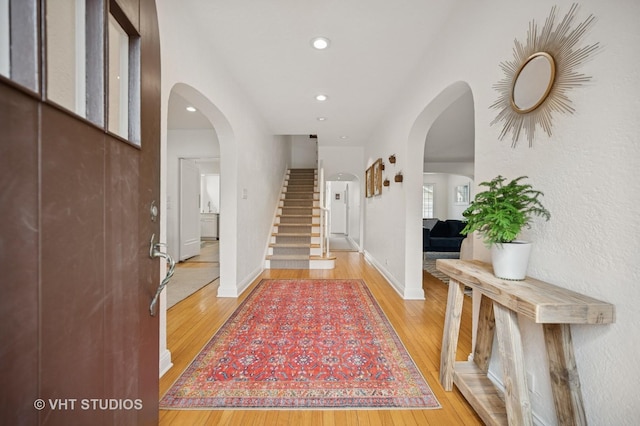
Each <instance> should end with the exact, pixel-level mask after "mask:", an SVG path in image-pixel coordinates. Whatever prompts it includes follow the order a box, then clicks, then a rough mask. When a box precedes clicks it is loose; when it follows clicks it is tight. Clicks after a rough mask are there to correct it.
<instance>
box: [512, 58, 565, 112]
mask: <svg viewBox="0 0 640 426" xmlns="http://www.w3.org/2000/svg"><path fill="white" fill-rule="evenodd" d="M555 74H556V66H555V62H554V60H553V57H552V56H551V55H549V54H548V53H545V52H539V53H536V54H533V55H531V56H530V57H529V59H527V60H526V61H525V63H524V64H522V66H521V67H520V70H519V71H518V73H517V74H516V77H515V79H514V83H513V91H512V96H511V105H512V106H513V109H515V110H516V111H518V112H521V113H525V112H529V111H533V110H534V109H536V108H537V107H538V106H539V105H540V104H541V103H542V102H544V100H545V99H546V98H547V95H548V94H549V91H550V90H551V87H553V81H554V79H555Z"/></svg>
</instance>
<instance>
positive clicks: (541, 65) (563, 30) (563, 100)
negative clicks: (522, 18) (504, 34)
mask: <svg viewBox="0 0 640 426" xmlns="http://www.w3.org/2000/svg"><path fill="white" fill-rule="evenodd" d="M577 10H578V5H577V4H575V3H574V4H573V5H572V6H571V9H570V10H569V12H568V13H567V14H566V15H565V17H564V18H563V19H562V21H561V22H560V23H559V25H558V26H555V21H556V7H555V6H554V7H553V8H552V9H551V13H550V14H549V16H548V17H547V20H546V21H545V23H544V26H543V27H542V31H541V32H539V33H538V26H537V25H536V22H535V20H532V21H531V22H530V23H529V30H528V31H527V40H526V43H524V44H523V43H521V42H519V41H518V40H517V39H516V40H515V47H514V48H513V56H514V57H513V59H512V60H510V61H505V62H502V63H500V68H501V69H502V70H503V72H504V78H502V79H501V80H500V81H499V82H498V83H496V84H495V85H494V86H493V88H494V89H495V90H496V91H498V93H499V96H498V100H497V101H496V102H494V103H493V104H492V105H491V106H490V108H491V109H498V110H499V111H500V112H499V113H498V115H497V116H496V118H495V119H494V120H493V121H492V122H491V125H494V124H496V123H500V122H503V126H504V127H503V128H502V132H501V133H500V136H499V138H500V140H502V139H504V137H505V136H506V135H507V134H508V133H510V132H511V134H512V143H511V146H512V147H514V148H515V146H516V145H517V143H518V139H519V138H520V136H521V134H522V130H524V132H525V133H526V137H527V140H528V141H529V147H531V146H533V138H534V133H535V130H536V126H540V127H542V129H543V130H544V131H545V133H547V135H549V136H551V123H552V118H553V117H552V116H553V113H555V112H568V113H573V112H574V111H575V109H574V108H573V106H572V102H571V100H570V99H569V97H568V95H567V93H568V92H569V91H571V90H573V89H575V88H576V87H579V86H582V85H583V84H584V83H585V82H587V81H589V80H591V77H590V76H587V75H585V74H581V73H579V72H577V71H576V70H577V69H578V68H580V67H581V66H582V65H583V64H584V62H585V61H586V60H587V59H588V58H589V57H590V56H591V55H592V54H593V53H594V52H595V51H596V50H597V49H598V48H599V44H598V43H594V44H590V45H586V46H583V47H578V44H579V43H580V41H581V39H582V38H583V37H584V35H585V33H586V32H587V31H588V30H589V29H590V28H591V26H592V25H593V24H594V23H595V17H594V16H593V15H589V16H588V17H587V19H585V20H584V21H583V22H581V23H580V24H578V25H577V26H576V27H575V28H573V29H572V24H573V21H574V20H575V17H576V13H577Z"/></svg>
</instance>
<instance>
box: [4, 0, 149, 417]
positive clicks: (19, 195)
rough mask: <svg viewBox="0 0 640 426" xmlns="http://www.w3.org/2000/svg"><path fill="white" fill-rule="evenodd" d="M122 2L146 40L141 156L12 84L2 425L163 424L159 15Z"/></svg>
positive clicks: (7, 108) (8, 94)
mask: <svg viewBox="0 0 640 426" xmlns="http://www.w3.org/2000/svg"><path fill="white" fill-rule="evenodd" d="M107 3H109V4H111V3H110V2H107ZM117 3H118V4H119V5H121V6H122V10H123V11H124V13H126V12H127V11H135V12H136V13H135V14H134V16H131V17H128V18H129V19H130V20H131V21H132V22H133V23H134V26H135V27H136V28H137V29H139V32H140V92H141V96H140V129H141V130H140V140H141V144H140V147H137V146H135V145H133V144H130V143H128V142H126V141H124V140H122V139H120V138H118V137H115V136H113V135H111V134H109V133H108V132H106V131H105V130H104V129H101V128H99V127H96V126H95V125H93V124H90V123H88V122H87V121H85V120H83V119H80V118H78V117H76V116H74V115H73V114H71V113H69V112H67V111H64V110H62V109H60V108H58V107H56V106H55V105H52V104H49V103H47V102H43V101H42V99H43V98H44V97H42V96H40V95H39V94H33V93H30V92H29V91H28V90H24V89H22V88H20V87H18V86H17V85H16V84H14V83H13V82H10V81H8V80H6V79H4V78H0V184H2V187H1V188H0V191H2V193H1V195H0V214H1V215H2V217H3V220H2V221H0V261H1V266H2V270H3V280H2V284H0V291H1V292H2V296H1V297H0V321H1V323H2V326H1V327H0V338H1V340H0V341H1V342H2V345H1V347H0V374H2V377H3V384H4V388H5V389H6V391H5V392H0V413H1V414H0V418H1V419H2V421H1V423H3V424H15V425H20V424H25V425H26V424H29V425H33V424H43V425H45V424H47V425H49V424H51V425H58V424H60V425H66V424H136V425H151V424H157V421H158V374H159V369H158V357H159V354H158V351H159V344H158V335H159V323H158V317H157V316H155V317H153V316H151V315H150V314H149V304H150V302H151V300H152V298H153V296H154V293H155V291H156V289H157V287H158V285H159V284H160V276H159V262H160V261H159V260H158V259H157V258H155V259H152V258H150V257H149V239H150V238H151V235H153V234H155V235H159V231H160V230H159V221H158V220H155V221H153V220H152V218H151V217H150V214H149V209H150V206H151V204H152V203H153V202H155V203H156V205H159V203H160V160H159V159H160V53H159V52H160V50H159V37H158V27H157V16H156V8H155V2H154V0H118V2H117ZM14 24H15V23H12V25H14ZM42 45H45V43H42ZM40 57H42V58H45V59H43V60H46V55H40ZM45 66H46V64H43V69H46V68H45Z"/></svg>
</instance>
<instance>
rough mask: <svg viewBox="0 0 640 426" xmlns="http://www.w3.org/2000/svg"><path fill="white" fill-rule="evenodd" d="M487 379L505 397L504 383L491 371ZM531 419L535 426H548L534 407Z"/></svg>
mask: <svg viewBox="0 0 640 426" xmlns="http://www.w3.org/2000/svg"><path fill="white" fill-rule="evenodd" d="M470 356H471V355H470ZM487 377H488V378H489V380H491V382H493V384H494V386H495V387H496V388H498V389H499V390H500V391H501V392H502V394H503V395H504V383H502V380H500V379H499V378H498V377H497V376H496V375H495V374H494V373H493V372H491V370H489V371H488V372H487ZM531 417H532V420H533V424H534V425H535V426H547V425H548V423H547V422H545V421H544V420H543V419H542V418H541V417H540V416H538V415H537V414H536V413H535V411H533V406H532V407H531Z"/></svg>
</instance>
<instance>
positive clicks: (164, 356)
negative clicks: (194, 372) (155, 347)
mask: <svg viewBox="0 0 640 426" xmlns="http://www.w3.org/2000/svg"><path fill="white" fill-rule="evenodd" d="M171 367H173V362H171V352H170V351H169V349H165V350H164V351H162V353H161V354H160V376H159V377H162V376H164V374H165V373H166V372H167V371H169V370H170V369H171Z"/></svg>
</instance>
